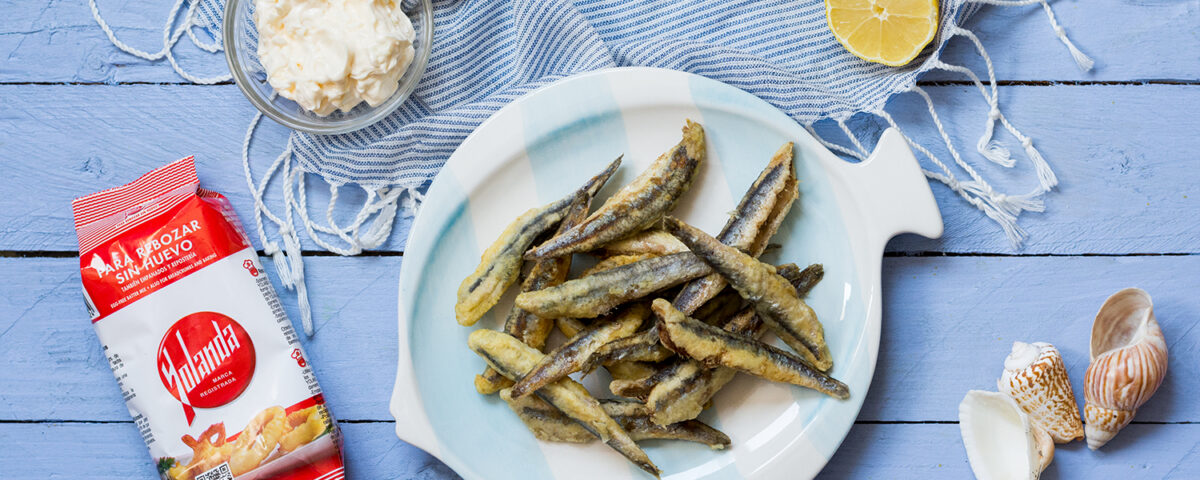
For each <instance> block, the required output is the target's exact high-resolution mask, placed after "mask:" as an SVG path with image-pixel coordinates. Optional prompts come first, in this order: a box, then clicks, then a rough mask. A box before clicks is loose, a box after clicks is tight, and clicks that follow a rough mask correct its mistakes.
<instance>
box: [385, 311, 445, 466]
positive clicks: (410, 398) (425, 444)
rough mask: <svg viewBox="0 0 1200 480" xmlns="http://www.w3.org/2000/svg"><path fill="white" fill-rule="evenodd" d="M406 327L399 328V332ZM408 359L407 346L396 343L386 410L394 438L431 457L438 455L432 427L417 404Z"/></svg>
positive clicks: (420, 404) (411, 368)
mask: <svg viewBox="0 0 1200 480" xmlns="http://www.w3.org/2000/svg"><path fill="white" fill-rule="evenodd" d="M405 327H406V325H404V326H402V327H401V328H402V329H403V330H407V328H405ZM406 334H407V332H406V331H405V332H401V335H402V336H403V335H406ZM411 362H412V356H411V353H410V352H409V349H408V345H407V344H406V343H405V342H403V341H401V342H400V361H399V362H397V366H396V383H395V384H394V385H393V387H392V399H391V401H390V402H389V405H388V410H389V411H390V412H391V414H392V418H395V419H396V436H397V437H399V438H400V440H403V441H405V442H407V443H409V444H411V445H413V446H415V447H417V448H419V449H421V450H424V451H425V452H426V453H429V454H430V455H433V456H435V457H437V456H439V454H440V453H441V452H440V451H439V448H438V442H437V436H436V435H434V433H433V426H432V425H430V423H429V419H428V417H426V415H425V408H424V405H422V403H421V398H420V394H419V393H418V391H417V381H416V378H415V373H416V372H415V371H414V370H413V365H412V363H411Z"/></svg>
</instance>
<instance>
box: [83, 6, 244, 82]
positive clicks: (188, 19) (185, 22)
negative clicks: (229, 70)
mask: <svg viewBox="0 0 1200 480" xmlns="http://www.w3.org/2000/svg"><path fill="white" fill-rule="evenodd" d="M183 2H184V0H175V4H174V5H172V6H171V12H170V13H168V14H167V21H166V22H165V23H164V24H163V36H162V40H163V46H162V49H161V50H159V51H157V52H155V53H149V52H147V51H145V50H140V49H137V48H134V47H133V46H130V45H129V44H127V43H125V42H122V41H121V40H119V39H117V35H116V34H115V33H113V31H112V28H110V27H109V26H108V22H106V21H104V17H103V16H102V15H100V9H99V8H98V7H96V0H88V6H89V7H91V9H92V18H93V19H95V20H96V24H97V25H100V29H101V30H104V34H105V35H107V36H108V41H110V42H112V44H113V46H115V47H117V48H119V49H121V51H122V52H125V53H128V54H130V55H133V56H135V57H138V58H142V59H145V60H149V61H151V62H155V61H158V60H161V59H163V58H166V59H167V61H168V62H170V63H171V68H172V69H174V70H175V73H177V74H179V76H181V77H183V78H184V79H186V80H187V81H189V82H192V83H199V84H204V85H211V84H214V83H220V82H225V81H229V80H230V79H231V78H233V77H232V76H230V75H228V74H225V75H217V76H212V77H199V76H196V75H192V74H191V73H188V72H187V71H185V70H184V69H183V67H180V66H179V63H178V62H176V61H175V55H174V54H173V53H172V50H173V49H174V48H175V44H177V43H179V39H180V38H182V37H183V34H184V33H186V34H187V36H188V38H190V39H191V40H192V44H194V45H196V47H198V48H200V49H201V50H204V51H206V52H208V53H218V52H220V51H222V50H223V49H224V47H223V46H222V45H221V39H220V38H214V39H213V42H212V43H205V42H203V41H201V40H200V38H199V37H197V36H196V32H195V30H194V29H193V28H192V27H198V26H202V25H200V24H199V23H197V22H196V5H198V4H199V3H200V0H187V4H188V8H187V10H186V11H185V12H184V13H183V15H182V21H180V13H179V10H180V8H182V7H183ZM176 23H179V26H178V27H177V28H175V29H174V30H171V27H172V26H174V25H175V24H176ZM214 37H216V36H215V35H214Z"/></svg>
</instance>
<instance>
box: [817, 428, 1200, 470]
mask: <svg viewBox="0 0 1200 480" xmlns="http://www.w3.org/2000/svg"><path fill="white" fill-rule="evenodd" d="M1198 447H1200V425H1137V424H1135V425H1130V426H1128V427H1126V428H1125V430H1124V431H1122V432H1121V433H1120V434H1119V435H1117V437H1116V438H1114V439H1113V440H1112V442H1110V443H1109V444H1108V445H1106V446H1105V447H1104V448H1103V449H1102V450H1100V451H1097V452H1093V451H1090V450H1088V449H1087V445H1085V444H1084V443H1083V442H1074V443H1071V444H1067V445H1059V446H1057V448H1056V450H1055V452H1054V462H1053V463H1051V464H1050V466H1049V467H1048V468H1047V469H1046V471H1045V472H1043V473H1042V477H1041V478H1043V479H1045V480H1054V479H1059V478H1089V479H1125V478H1162V479H1183V478H1195V477H1196V472H1198V471H1200V455H1198V454H1197V450H1198ZM818 478H822V479H841V478H854V479H857V478H968V479H969V478H974V477H973V476H972V474H971V466H970V464H969V463H967V454H966V450H964V449H963V446H962V437H961V434H960V433H959V430H958V425H953V424H941V425H937V424H934V425H931V424H900V425H896V424H884V425H878V424H876V425H870V424H867V425H864V424H859V425H855V426H854V428H852V429H851V430H850V434H849V435H848V436H847V437H846V441H845V442H843V443H842V446H841V448H839V449H838V451H837V454H835V455H834V456H833V458H832V459H831V460H830V461H829V463H828V464H827V465H826V466H825V470H824V471H822V472H821V475H820V476H819V477H818Z"/></svg>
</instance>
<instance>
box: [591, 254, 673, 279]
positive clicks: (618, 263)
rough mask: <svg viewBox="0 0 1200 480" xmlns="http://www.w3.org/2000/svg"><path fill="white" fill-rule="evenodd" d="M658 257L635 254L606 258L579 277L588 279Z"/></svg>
mask: <svg viewBox="0 0 1200 480" xmlns="http://www.w3.org/2000/svg"><path fill="white" fill-rule="evenodd" d="M658 256H659V255H655V254H653V253H635V254H630V255H613V256H609V257H605V258H604V259H603V260H600V261H599V262H596V264H595V265H592V266H591V268H588V269H587V270H584V271H583V273H580V274H579V276H580V278H582V277H586V276H589V275H593V274H596V273H600V272H603V271H605V270H612V269H614V268H617V267H623V266H625V265H629V264H631V263H636V262H640V261H642V260H646V259H648V258H654V257H658Z"/></svg>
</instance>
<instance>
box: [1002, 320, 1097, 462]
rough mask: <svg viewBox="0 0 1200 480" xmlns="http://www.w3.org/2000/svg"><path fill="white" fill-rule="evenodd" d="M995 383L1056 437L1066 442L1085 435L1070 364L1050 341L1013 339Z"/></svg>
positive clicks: (1059, 440) (1056, 440) (1032, 418)
mask: <svg viewBox="0 0 1200 480" xmlns="http://www.w3.org/2000/svg"><path fill="white" fill-rule="evenodd" d="M996 386H997V387H998V388H999V389H1000V392H1001V393H1006V394H1008V396H1010V397H1012V398H1013V400H1016V402H1017V405H1020V406H1021V408H1022V409H1023V410H1025V413H1026V414H1028V415H1029V418H1030V419H1031V420H1033V423H1034V424H1035V425H1037V426H1039V427H1041V428H1042V429H1043V430H1045V431H1046V433H1048V434H1050V437H1051V438H1053V439H1054V441H1055V443H1067V442H1070V441H1073V440H1079V439H1081V438H1083V422H1082V421H1080V419H1079V406H1078V405H1076V404H1075V392H1074V391H1073V390H1071V381H1070V380H1069V379H1067V367H1066V365H1064V364H1063V360H1062V355H1060V354H1059V353H1058V349H1057V348H1054V345H1051V344H1049V343H1043V342H1037V343H1032V344H1030V343H1024V342H1013V348H1012V353H1010V354H1008V358H1005V359H1004V373H1002V374H1001V375H1000V380H998V381H996Z"/></svg>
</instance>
